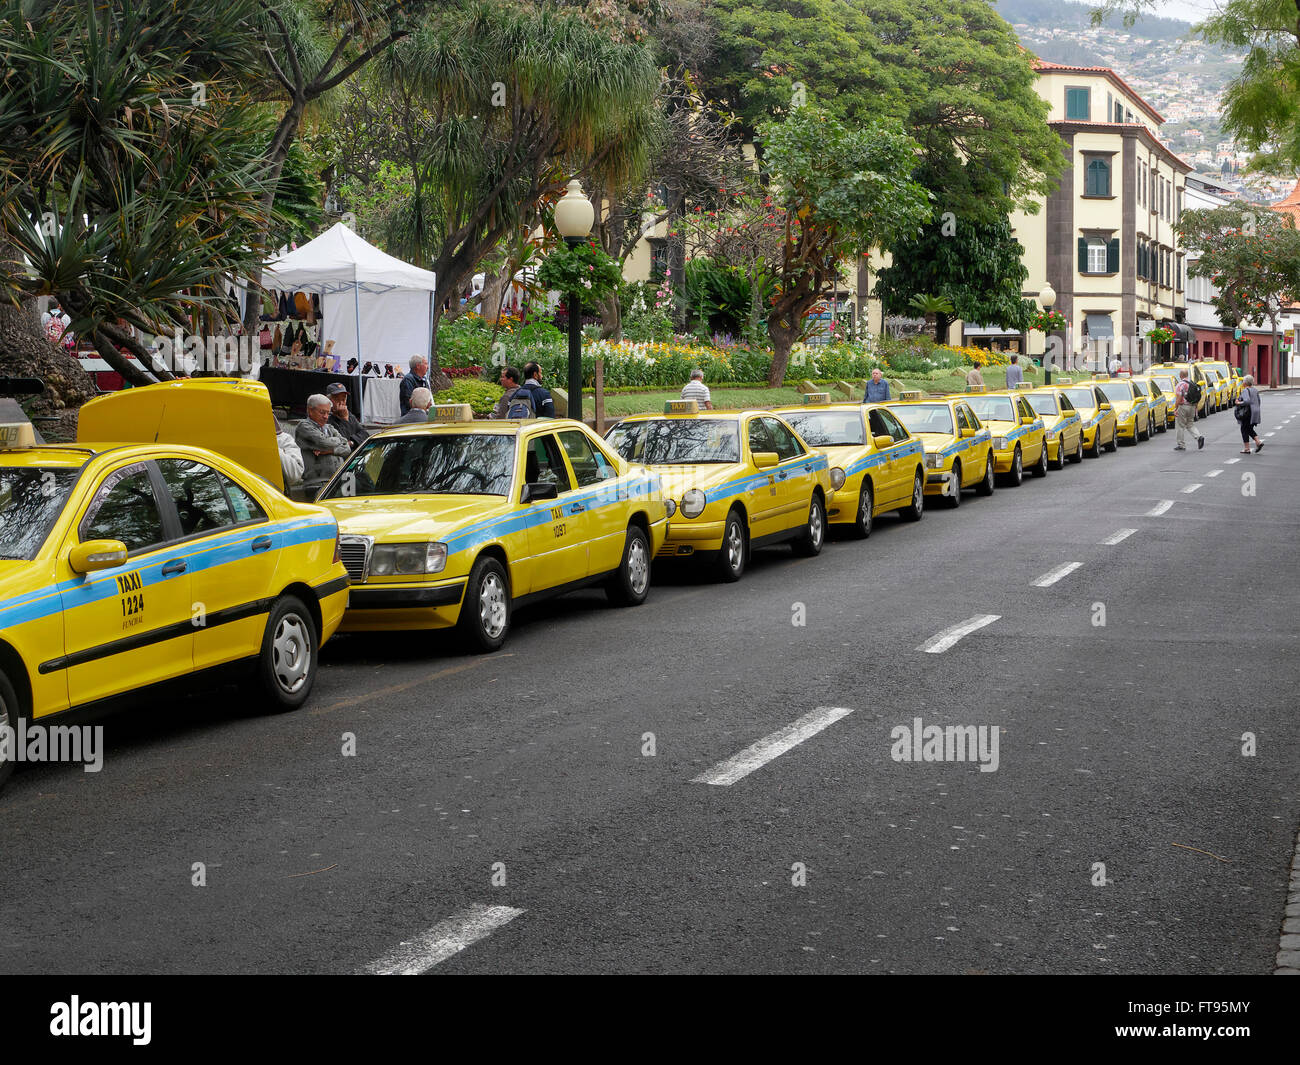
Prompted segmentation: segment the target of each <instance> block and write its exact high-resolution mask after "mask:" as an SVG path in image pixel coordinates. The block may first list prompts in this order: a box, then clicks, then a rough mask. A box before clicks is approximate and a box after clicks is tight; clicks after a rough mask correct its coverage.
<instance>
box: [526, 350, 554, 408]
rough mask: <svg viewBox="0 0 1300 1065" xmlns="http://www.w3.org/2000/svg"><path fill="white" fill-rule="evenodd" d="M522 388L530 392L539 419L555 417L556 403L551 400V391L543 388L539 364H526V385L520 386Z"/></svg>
mask: <svg viewBox="0 0 1300 1065" xmlns="http://www.w3.org/2000/svg"><path fill="white" fill-rule="evenodd" d="M520 388H521V389H527V390H528V395H529V397H530V398H531V399H532V401H533V410H534V411H536V412H537V417H539V418H554V417H555V401H554V400H553V399H551V393H550V390H549V389H547V388H544V387H543V386H542V368H541V367H540V366H539V365H537V363H535V362H526V363H524V383H523V384H522V385H520Z"/></svg>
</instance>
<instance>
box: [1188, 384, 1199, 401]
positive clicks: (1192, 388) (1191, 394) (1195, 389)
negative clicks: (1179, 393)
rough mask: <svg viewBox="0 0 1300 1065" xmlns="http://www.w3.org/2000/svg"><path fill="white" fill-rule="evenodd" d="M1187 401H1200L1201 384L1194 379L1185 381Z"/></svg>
mask: <svg viewBox="0 0 1300 1065" xmlns="http://www.w3.org/2000/svg"><path fill="white" fill-rule="evenodd" d="M1187 402H1188V403H1200V402H1201V386H1200V385H1198V384H1197V383H1196V382H1195V381H1188V382H1187Z"/></svg>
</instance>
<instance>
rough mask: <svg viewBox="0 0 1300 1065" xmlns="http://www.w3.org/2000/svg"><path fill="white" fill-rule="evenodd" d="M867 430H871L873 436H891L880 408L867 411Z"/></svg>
mask: <svg viewBox="0 0 1300 1065" xmlns="http://www.w3.org/2000/svg"><path fill="white" fill-rule="evenodd" d="M867 428H869V429H870V430H871V435H872V436H890V435H891V434H890V432H889V429H888V427H887V426H886V425H885V419H884V418H882V417H881V416H880V408H879V407H872V408H871V410H869V411H867Z"/></svg>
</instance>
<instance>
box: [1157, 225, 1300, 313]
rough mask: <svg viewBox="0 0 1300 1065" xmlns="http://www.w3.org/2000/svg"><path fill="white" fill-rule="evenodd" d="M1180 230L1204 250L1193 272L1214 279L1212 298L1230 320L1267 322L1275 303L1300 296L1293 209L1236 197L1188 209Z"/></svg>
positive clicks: (1192, 247) (1299, 245) (1299, 246)
mask: <svg viewBox="0 0 1300 1065" xmlns="http://www.w3.org/2000/svg"><path fill="white" fill-rule="evenodd" d="M1178 232H1179V235H1180V236H1181V238H1182V242H1183V246H1184V247H1185V248H1186V249H1187V250H1188V251H1189V252H1199V253H1200V255H1199V258H1198V259H1196V261H1195V262H1193V263H1192V264H1191V266H1190V267H1189V268H1188V273H1189V274H1190V275H1191V276H1192V277H1208V278H1209V279H1210V280H1211V281H1212V282H1213V283H1214V286H1215V288H1216V289H1217V290H1218V292H1217V294H1216V295H1215V296H1213V297H1211V300H1210V302H1212V303H1213V304H1214V308H1215V310H1216V311H1217V312H1218V315H1219V320H1220V321H1222V322H1223V323H1224V324H1225V325H1246V324H1252V323H1253V324H1259V323H1262V322H1263V321H1264V320H1265V319H1267V318H1269V317H1270V305H1272V306H1273V307H1276V302H1277V301H1279V300H1280V301H1282V302H1283V303H1287V302H1295V301H1296V300H1297V299H1300V232H1297V230H1296V228H1295V224H1294V222H1293V221H1292V219H1291V217H1290V216H1289V215H1285V214H1281V213H1279V212H1277V211H1274V210H1272V209H1270V208H1269V207H1267V206H1265V205H1263V204H1251V203H1234V204H1230V205H1227V206H1223V207H1215V208H1211V209H1203V210H1199V211H1184V212H1183V216H1182V220H1181V221H1180V223H1179V226H1178Z"/></svg>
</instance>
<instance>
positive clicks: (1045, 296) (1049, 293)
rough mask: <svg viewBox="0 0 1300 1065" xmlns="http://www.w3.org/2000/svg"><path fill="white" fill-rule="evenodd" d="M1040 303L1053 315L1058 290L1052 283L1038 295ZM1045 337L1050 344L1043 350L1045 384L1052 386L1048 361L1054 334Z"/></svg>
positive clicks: (1050, 366) (1047, 334) (1050, 365)
mask: <svg viewBox="0 0 1300 1065" xmlns="http://www.w3.org/2000/svg"><path fill="white" fill-rule="evenodd" d="M1038 302H1039V303H1040V304H1042V306H1043V310H1044V311H1045V312H1046V313H1047V314H1051V313H1052V308H1053V307H1054V306H1056V289H1054V288H1052V283H1051V282H1050V281H1049V282H1047V284H1045V285H1044V286H1043V290H1042V291H1041V292H1040V293H1039V294H1038ZM1044 335H1045V336H1046V337H1047V340H1048V343H1047V345H1046V346H1045V347H1044V348H1043V384H1045V385H1050V384H1051V383H1052V364H1051V363H1050V362H1049V361H1048V355H1049V354H1050V352H1049V351H1048V350H1047V349H1048V348H1050V347H1051V339H1052V334H1051V333H1046V334H1044Z"/></svg>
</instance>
